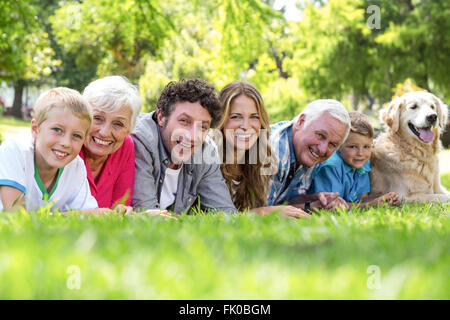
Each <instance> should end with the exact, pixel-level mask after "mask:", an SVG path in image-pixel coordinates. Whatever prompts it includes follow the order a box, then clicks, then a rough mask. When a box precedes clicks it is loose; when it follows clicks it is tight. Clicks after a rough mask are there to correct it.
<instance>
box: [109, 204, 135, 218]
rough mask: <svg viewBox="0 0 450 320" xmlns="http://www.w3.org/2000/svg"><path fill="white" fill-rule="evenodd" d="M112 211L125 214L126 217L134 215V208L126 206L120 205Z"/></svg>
mask: <svg viewBox="0 0 450 320" xmlns="http://www.w3.org/2000/svg"><path fill="white" fill-rule="evenodd" d="M112 210H115V211H117V213H125V215H126V216H127V215H129V214H134V211H133V207H129V206H126V205H124V204H118V205H116V206H115V207H114V208H113V209H112Z"/></svg>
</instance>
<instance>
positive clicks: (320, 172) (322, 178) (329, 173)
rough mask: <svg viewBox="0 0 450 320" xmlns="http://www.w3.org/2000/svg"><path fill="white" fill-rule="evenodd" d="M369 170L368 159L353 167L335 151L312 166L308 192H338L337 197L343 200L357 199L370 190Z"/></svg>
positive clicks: (352, 200) (353, 200) (351, 200)
mask: <svg viewBox="0 0 450 320" xmlns="http://www.w3.org/2000/svg"><path fill="white" fill-rule="evenodd" d="M370 170H371V169H370V161H367V162H366V163H365V164H364V165H363V166H362V168H360V169H353V168H352V167H351V166H349V165H348V164H347V163H345V161H344V159H342V156H341V153H340V152H339V151H336V152H334V153H333V154H332V155H331V157H330V158H328V160H326V161H324V162H322V163H320V164H318V165H316V166H315V167H314V171H313V175H312V183H311V188H310V189H309V190H308V193H316V192H339V197H341V198H343V199H344V200H345V201H348V202H355V201H359V200H360V199H361V196H362V195H363V194H365V193H369V192H370V179H369V172H370Z"/></svg>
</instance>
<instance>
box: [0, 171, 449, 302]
mask: <svg viewBox="0 0 450 320" xmlns="http://www.w3.org/2000/svg"><path fill="white" fill-rule="evenodd" d="M449 177H450V175H448V176H446V177H445V181H447V182H446V183H447V184H448V182H449V180H450V179H448V178H449ZM449 209H450V204H446V205H420V206H419V205H405V206H403V207H399V208H386V209H382V208H371V209H368V210H355V209H353V210H352V211H349V212H338V213H329V212H323V213H321V214H315V215H314V216H313V217H312V218H311V219H301V220H293V219H283V218H279V217H277V216H275V215H272V216H268V217H260V216H254V215H246V216H244V215H235V216H223V215H215V216H208V215H198V216H182V217H181V218H180V219H178V220H172V219H168V220H167V219H165V218H161V217H151V216H121V215H111V216H102V217H95V216H91V217H88V216H84V215H77V214H73V215H70V216H58V215H49V214H48V212H47V211H46V210H45V209H41V210H39V211H38V212H32V213H27V212H25V211H18V212H14V213H1V214H0V298H1V299H336V298H337V299H341V298H345V299H378V298H383V299H449V298H450V279H449V277H448V267H449V265H450V233H449V231H450V221H449V216H448V213H449V211H450V210H449ZM373 265H374V266H376V267H378V268H379V270H380V272H381V273H380V280H381V282H380V284H381V288H380V289H379V290H370V289H369V288H368V286H367V281H368V280H369V277H371V276H372V277H373V274H372V273H370V272H369V273H368V268H369V266H373ZM70 266H76V268H79V271H80V274H81V283H80V285H81V287H80V289H79V290H70V289H69V288H68V286H67V282H68V281H71V280H70V279H73V278H71V277H72V276H73V274H74V273H73V270H74V269H70V268H69V267H70ZM369 270H370V269H369ZM69 287H70V286H69Z"/></svg>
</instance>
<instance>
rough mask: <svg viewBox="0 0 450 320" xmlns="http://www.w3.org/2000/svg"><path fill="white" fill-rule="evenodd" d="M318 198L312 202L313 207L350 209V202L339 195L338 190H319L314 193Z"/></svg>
mask: <svg viewBox="0 0 450 320" xmlns="http://www.w3.org/2000/svg"><path fill="white" fill-rule="evenodd" d="M314 195H315V196H316V197H317V200H316V201H314V202H312V203H311V209H313V208H318V209H325V210H333V209H335V208H343V209H346V210H348V209H349V205H348V203H347V202H346V201H345V200H344V199H342V198H340V197H339V193H338V192H317V193H314Z"/></svg>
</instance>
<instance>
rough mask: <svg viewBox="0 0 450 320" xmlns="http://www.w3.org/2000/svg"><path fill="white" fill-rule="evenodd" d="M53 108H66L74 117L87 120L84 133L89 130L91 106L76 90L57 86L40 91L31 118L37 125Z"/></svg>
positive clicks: (45, 118)
mask: <svg viewBox="0 0 450 320" xmlns="http://www.w3.org/2000/svg"><path fill="white" fill-rule="evenodd" d="M54 108H66V109H68V110H70V111H72V113H73V114H74V115H75V116H76V117H78V118H80V119H84V120H87V121H88V123H89V125H88V129H87V131H86V133H87V132H89V129H90V128H91V124H92V108H91V107H90V105H89V104H88V103H87V102H86V100H85V99H84V98H83V96H82V95H81V94H80V93H79V92H78V91H76V90H73V89H69V88H65V87H58V88H53V89H50V90H48V91H46V92H44V93H42V94H41V95H40V96H39V98H38V99H37V100H36V103H35V104H34V107H33V118H34V119H35V120H36V125H37V126H38V127H39V126H40V125H41V124H42V123H43V122H44V121H45V120H47V118H48V115H49V113H50V111H51V110H52V109H54Z"/></svg>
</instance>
